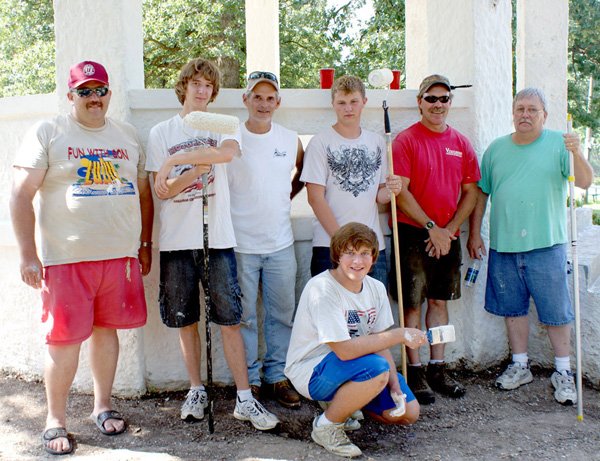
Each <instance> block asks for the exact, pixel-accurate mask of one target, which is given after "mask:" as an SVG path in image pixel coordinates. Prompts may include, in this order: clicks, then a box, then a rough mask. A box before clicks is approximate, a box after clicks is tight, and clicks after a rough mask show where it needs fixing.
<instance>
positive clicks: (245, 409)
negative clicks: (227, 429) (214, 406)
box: [233, 397, 279, 431]
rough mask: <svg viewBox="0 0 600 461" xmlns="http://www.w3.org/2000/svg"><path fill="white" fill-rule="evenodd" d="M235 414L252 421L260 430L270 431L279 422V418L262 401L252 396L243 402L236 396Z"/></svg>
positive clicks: (241, 419)
mask: <svg viewBox="0 0 600 461" xmlns="http://www.w3.org/2000/svg"><path fill="white" fill-rule="evenodd" d="M233 416H234V417H235V418H236V419H239V420H240V421H250V422H251V423H252V425H253V426H254V427H255V428H256V429H258V430H259V431H268V430H269V429H273V428H274V427H275V426H277V425H278V424H279V419H278V418H277V416H275V415H274V414H273V413H271V412H269V411H267V409H266V408H265V407H263V406H262V405H261V403H260V402H259V401H258V400H256V399H254V398H250V399H248V400H244V401H243V402H242V401H241V400H240V398H239V397H238V398H236V402H235V410H233Z"/></svg>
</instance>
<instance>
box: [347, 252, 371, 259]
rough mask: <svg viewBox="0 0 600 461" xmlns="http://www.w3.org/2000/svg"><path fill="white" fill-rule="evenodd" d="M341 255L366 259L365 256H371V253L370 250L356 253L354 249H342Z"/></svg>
mask: <svg viewBox="0 0 600 461" xmlns="http://www.w3.org/2000/svg"><path fill="white" fill-rule="evenodd" d="M342 256H346V257H347V258H350V259H354V258H356V257H359V258H361V259H367V258H372V257H373V253H372V252H370V251H363V252H361V253H357V252H356V251H352V250H348V251H342Z"/></svg>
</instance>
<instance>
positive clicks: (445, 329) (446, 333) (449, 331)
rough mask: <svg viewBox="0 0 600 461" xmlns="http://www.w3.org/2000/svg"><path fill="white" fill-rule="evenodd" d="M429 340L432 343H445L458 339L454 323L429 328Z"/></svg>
mask: <svg viewBox="0 0 600 461" xmlns="http://www.w3.org/2000/svg"><path fill="white" fill-rule="evenodd" d="M426 335H427V340H428V341H429V343H430V344H432V345H434V344H444V343H451V342H453V341H456V333H455V331H454V325H442V326H440V327H433V328H430V329H429V330H427V333H426Z"/></svg>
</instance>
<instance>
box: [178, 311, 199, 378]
mask: <svg viewBox="0 0 600 461" xmlns="http://www.w3.org/2000/svg"><path fill="white" fill-rule="evenodd" d="M179 345H180V346H181V354H182V355H183V363H184V364H185V369H186V370H187V372H188V376H189V378H190V386H192V387H195V386H200V385H201V384H202V378H201V375H200V360H201V359H202V350H201V347H200V345H201V343H200V334H199V333H198V323H197V322H196V323H194V324H192V325H188V326H185V327H182V328H180V329H179Z"/></svg>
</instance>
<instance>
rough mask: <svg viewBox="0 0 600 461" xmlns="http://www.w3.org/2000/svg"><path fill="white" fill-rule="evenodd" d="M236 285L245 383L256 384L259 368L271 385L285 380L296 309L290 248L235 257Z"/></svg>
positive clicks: (291, 246)
mask: <svg viewBox="0 0 600 461" xmlns="http://www.w3.org/2000/svg"><path fill="white" fill-rule="evenodd" d="M235 256H236V259H237V266H238V282H239V284H240V288H241V289H242V294H243V297H242V308H243V313H242V328H241V330H242V337H243V338H244V345H245V347H246V361H247V365H248V379H249V381H250V384H260V371H261V368H262V371H263V375H264V381H265V382H266V383H268V384H273V383H276V382H279V381H282V380H284V379H286V378H285V375H284V374H283V369H284V368H285V358H286V355H287V350H288V345H289V343H290V335H291V334H292V320H293V318H294V311H295V309H296V294H295V292H296V290H295V288H296V255H295V253H294V245H290V246H289V247H287V248H284V249H283V250H279V251H276V252H274V253H268V254H244V253H238V252H236V253H235ZM260 281H262V305H263V309H264V315H265V317H264V322H263V325H262V326H263V334H264V338H265V343H266V349H267V350H266V352H265V357H264V360H263V362H262V363H261V361H260V359H259V356H258V318H257V315H256V302H257V299H258V288H259V282H260Z"/></svg>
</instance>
